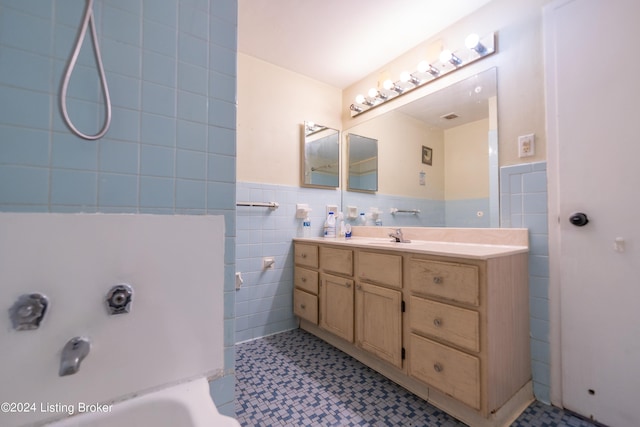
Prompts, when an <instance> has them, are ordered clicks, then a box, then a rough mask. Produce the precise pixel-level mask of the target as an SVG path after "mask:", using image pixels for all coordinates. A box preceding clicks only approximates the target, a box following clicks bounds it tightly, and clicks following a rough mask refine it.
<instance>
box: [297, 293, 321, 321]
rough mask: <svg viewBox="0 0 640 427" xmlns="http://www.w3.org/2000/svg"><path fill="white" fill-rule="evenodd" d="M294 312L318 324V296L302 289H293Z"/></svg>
mask: <svg viewBox="0 0 640 427" xmlns="http://www.w3.org/2000/svg"><path fill="white" fill-rule="evenodd" d="M293 314H295V315H296V316H298V317H300V318H302V319H305V320H308V321H309V322H311V323H313V324H314V325H317V324H318V297H317V296H316V295H312V294H310V293H308V292H305V291H302V290H300V289H294V290H293Z"/></svg>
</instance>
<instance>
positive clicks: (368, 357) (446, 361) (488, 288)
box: [294, 240, 533, 427]
mask: <svg viewBox="0 0 640 427" xmlns="http://www.w3.org/2000/svg"><path fill="white" fill-rule="evenodd" d="M294 246H295V263H296V265H295V272H294V282H295V290H294V312H295V313H296V315H298V316H299V317H300V319H301V323H300V327H301V328H303V329H305V330H307V331H309V332H311V333H313V334H314V335H316V336H318V337H320V338H321V339H323V340H325V341H327V342H329V343H330V344H332V345H334V346H335V347H337V348H339V349H340V350H342V351H344V352H345V353H347V354H349V355H351V356H353V357H354V358H356V359H358V360H359V361H361V362H362V363H364V364H366V365H368V366H369V367H371V368H373V369H375V370H376V371H378V372H380V373H381V374H383V375H385V376H387V377H388V378H390V379H391V380H393V381H395V382H396V383H398V384H400V385H402V386H403V387H405V388H406V389H408V390H410V391H411V392H413V393H414V394H416V395H417V396H420V397H422V398H423V399H425V400H427V401H429V402H430V403H432V404H433V405H435V406H437V407H438V408H440V409H442V410H444V411H445V412H447V413H449V414H451V415H453V416H454V417H456V418H458V419H460V420H462V421H464V422H465V423H467V424H469V425H473V426H478V427H497V426H507V425H510V423H511V422H513V420H514V419H515V418H516V417H517V415H518V414H520V413H521V411H522V410H523V409H524V408H525V407H526V406H527V405H528V404H529V403H530V402H531V401H532V400H533V393H532V385H531V361H530V353H529V305H528V271H527V259H528V258H527V253H522V252H520V253H510V254H507V255H500V256H493V257H487V258H486V259H482V258H473V257H471V258H465V257H452V256H437V255H426V254H423V253H420V252H412V251H410V250H407V251H404V250H403V251H402V252H400V251H393V250H385V249H382V248H380V249H378V248H375V249H374V248H371V247H366V245H363V246H358V245H353V246H352V245H346V244H345V245H339V244H335V243H334V244H332V243H331V242H324V241H314V242H313V243H307V241H306V240H305V241H296V242H295V244H294ZM314 254H315V258H314ZM303 255H304V256H303ZM314 259H315V260H317V263H315V264H314V261H313V260H314ZM316 284H317V288H316V287H315V285H316ZM314 304H316V305H315V307H316V308H317V313H318V314H317V316H314V314H313V310H309V307H310V306H312V307H313V306H314ZM302 305H304V306H305V307H304V308H303V307H302Z"/></svg>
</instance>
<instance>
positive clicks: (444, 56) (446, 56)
mask: <svg viewBox="0 0 640 427" xmlns="http://www.w3.org/2000/svg"><path fill="white" fill-rule="evenodd" d="M452 56H453V53H451V51H450V50H448V49H445V50H443V51H442V52H440V62H449V61H450V60H451V57H452Z"/></svg>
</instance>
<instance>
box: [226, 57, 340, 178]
mask: <svg viewBox="0 0 640 427" xmlns="http://www.w3.org/2000/svg"><path fill="white" fill-rule="evenodd" d="M341 99H342V94H341V91H340V89H337V88H334V87H332V86H329V85H327V84H324V83H321V82H318V81H316V80H313V79H310V78H308V77H305V76H302V75H300V74H297V73H294V72H291V71H289V70H286V69H284V68H280V67H276V66H274V65H272V64H270V63H267V62H264V61H261V60H259V59H256V58H254V57H251V56H247V55H244V54H241V53H238V118H237V126H238V128H237V156H238V162H237V180H238V181H240V182H262V183H269V184H280V185H290V186H298V185H300V181H301V178H300V146H301V143H300V140H301V125H302V123H303V122H304V121H305V120H309V121H313V122H315V123H319V124H322V125H325V126H328V127H332V128H334V129H341V127H342V125H341V119H340V105H341Z"/></svg>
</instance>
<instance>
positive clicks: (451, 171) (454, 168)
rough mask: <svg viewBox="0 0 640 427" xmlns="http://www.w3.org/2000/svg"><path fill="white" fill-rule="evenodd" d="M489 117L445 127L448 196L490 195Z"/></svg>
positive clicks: (454, 197)
mask: <svg viewBox="0 0 640 427" xmlns="http://www.w3.org/2000/svg"><path fill="white" fill-rule="evenodd" d="M488 138H489V119H485V120H478V121H476V122H471V123H467V124H465V125H462V126H457V127H455V128H451V129H448V130H445V131H444V170H445V173H444V194H445V199H447V200H460V199H479V198H484V197H489V150H488V149H487V146H488V142H487V140H488Z"/></svg>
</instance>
